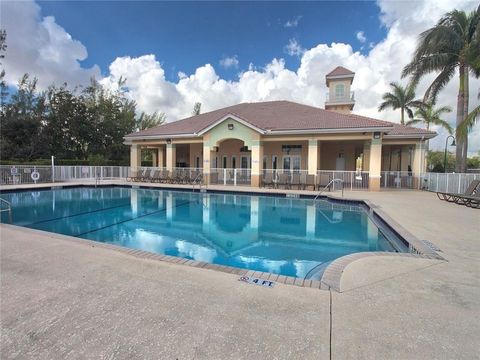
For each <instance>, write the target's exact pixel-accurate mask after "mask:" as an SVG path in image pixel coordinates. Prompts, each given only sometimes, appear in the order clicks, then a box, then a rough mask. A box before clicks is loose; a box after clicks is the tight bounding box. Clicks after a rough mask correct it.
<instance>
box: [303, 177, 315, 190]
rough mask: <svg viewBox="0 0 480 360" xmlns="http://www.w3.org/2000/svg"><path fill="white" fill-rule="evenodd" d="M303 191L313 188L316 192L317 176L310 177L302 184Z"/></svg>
mask: <svg viewBox="0 0 480 360" xmlns="http://www.w3.org/2000/svg"><path fill="white" fill-rule="evenodd" d="M302 185H303V190H306V189H307V187H309V186H311V187H312V190H314V191H315V175H308V174H307V176H306V178H305V182H304V183H303V184H302Z"/></svg>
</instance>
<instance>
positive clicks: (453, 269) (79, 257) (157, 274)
mask: <svg viewBox="0 0 480 360" xmlns="http://www.w3.org/2000/svg"><path fill="white" fill-rule="evenodd" d="M50 186H51V185H50ZM190 188H191V187H190ZM249 190H250V191H251V189H249ZM262 190H263V189H262ZM268 190H270V189H268ZM345 196H346V197H348V198H359V199H368V200H370V201H372V202H373V203H374V204H376V205H377V206H379V207H380V208H381V209H382V210H384V211H385V212H386V213H387V214H389V215H390V216H391V217H392V218H393V219H394V220H396V221H398V222H399V223H401V224H402V225H403V226H404V227H405V228H406V229H407V230H409V231H410V232H412V233H413V234H414V235H415V236H417V237H418V238H419V239H425V240H428V241H430V242H432V243H433V244H435V245H436V246H437V247H438V248H440V249H441V250H442V252H441V253H440V254H441V255H442V256H443V257H444V258H445V259H446V260H447V261H439V260H430V259H421V258H410V257H409V258H407V257H405V258H404V257H383V256H382V257H369V258H364V259H361V260H357V261H355V262H353V263H351V264H350V265H348V266H347V267H346V269H345V271H344V274H343V276H342V278H341V291H342V292H340V293H337V292H331V293H330V292H329V291H321V290H315V289H309V288H302V287H296V286H288V285H283V284H276V286H275V287H274V288H273V289H268V288H263V287H260V286H254V285H248V284H245V283H242V282H240V281H238V280H237V279H238V276H235V275H232V274H226V273H222V272H218V271H211V270H207V269H197V268H193V267H187V266H182V265H175V264H170V263H165V262H161V261H153V260H148V259H139V258H137V257H133V256H129V255H126V254H123V253H120V252H117V251H112V250H110V249H105V248H102V247H92V246H91V245H90V244H89V243H88V245H87V242H85V243H81V242H80V241H78V242H72V241H66V240H64V239H61V238H57V237H55V236H49V235H48V234H46V235H43V234H42V235H37V236H31V235H30V234H28V235H27V233H26V232H25V231H23V229H19V228H15V227H11V226H1V227H0V231H1V233H0V234H1V243H0V245H1V267H0V270H1V294H2V297H1V300H2V304H1V326H2V349H1V354H0V355H1V358H2V359H3V358H13V357H15V356H20V357H35V358H65V357H100V358H134V357H139V358H178V359H193V358H195V359H198V358H205V359H217V358H218V359H225V358H234V359H238V358H248V359H252V358H260V357H262V358H285V359H292V358H302V359H309V358H312V359H313V358H315V359H324V358H329V356H330V353H331V356H332V358H334V359H345V358H346V359H349V358H351V359H372V358H378V359H387V358H388V359H424V358H456V359H461V358H465V359H471V358H475V357H476V356H477V355H478V352H479V346H478V340H479V338H480V325H479V324H478V318H479V315H480V243H479V241H478V237H479V233H480V212H479V211H478V210H475V209H470V208H467V207H464V206H458V205H455V204H450V203H445V202H442V201H440V200H438V199H437V198H436V196H435V194H434V193H428V192H420V191H391V192H390V191H389V192H386V191H385V192H379V193H372V192H346V193H345ZM330 314H331V315H330Z"/></svg>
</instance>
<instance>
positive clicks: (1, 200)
mask: <svg viewBox="0 0 480 360" xmlns="http://www.w3.org/2000/svg"><path fill="white" fill-rule="evenodd" d="M0 202H1V203H4V204H6V205H7V208H6V209H0V212H4V211H8V220H9V221H10V224H11V223H13V219H12V204H11V203H10V202H8V201H7V200H5V199H2V198H0Z"/></svg>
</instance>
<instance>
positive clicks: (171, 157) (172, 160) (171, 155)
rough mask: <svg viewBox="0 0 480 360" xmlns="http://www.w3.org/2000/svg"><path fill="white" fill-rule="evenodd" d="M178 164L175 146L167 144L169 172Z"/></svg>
mask: <svg viewBox="0 0 480 360" xmlns="http://www.w3.org/2000/svg"><path fill="white" fill-rule="evenodd" d="M175 164H176V149H175V144H167V170H168V171H172V170H173V168H174V167H175Z"/></svg>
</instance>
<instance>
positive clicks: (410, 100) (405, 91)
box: [378, 82, 420, 125]
mask: <svg viewBox="0 0 480 360" xmlns="http://www.w3.org/2000/svg"><path fill="white" fill-rule="evenodd" d="M390 87H391V91H390V92H386V93H384V94H383V96H382V99H383V102H382V103H381V104H380V106H379V107H378V111H383V110H385V109H387V108H392V109H393V110H397V109H400V123H401V124H402V125H404V124H405V112H407V114H408V117H409V118H410V119H412V118H413V108H415V107H417V106H418V105H419V104H420V101H418V100H414V99H415V85H414V84H409V85H407V86H406V87H403V86H402V85H400V84H399V83H397V82H391V83H390Z"/></svg>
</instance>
